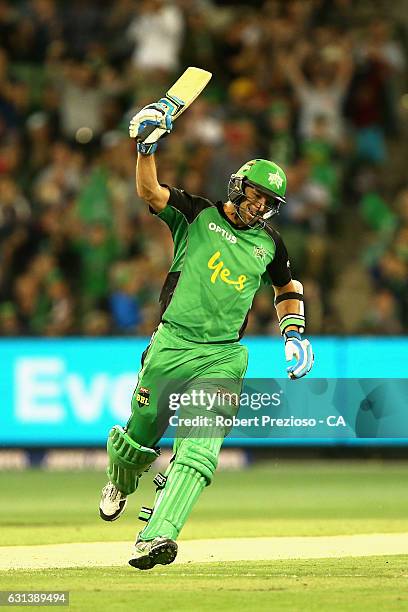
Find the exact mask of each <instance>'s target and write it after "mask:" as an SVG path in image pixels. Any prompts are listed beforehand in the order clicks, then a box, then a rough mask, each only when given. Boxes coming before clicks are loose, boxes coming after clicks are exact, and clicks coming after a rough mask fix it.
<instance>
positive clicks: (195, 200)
mask: <svg viewBox="0 0 408 612" xmlns="http://www.w3.org/2000/svg"><path fill="white" fill-rule="evenodd" d="M166 187H167V188H168V189H169V190H170V197H169V199H168V202H167V205H168V206H173V208H175V209H176V210H179V211H180V212H181V213H183V215H184V216H185V218H186V219H187V221H188V223H192V222H193V221H194V219H195V218H196V217H197V215H198V214H199V213H200V212H201V211H202V210H204V209H205V208H209V207H210V206H213V204H212V202H210V200H207V199H206V198H201V197H200V196H195V195H191V194H189V193H187V192H186V191H184V189H176V188H175V187H168V186H167V185H166Z"/></svg>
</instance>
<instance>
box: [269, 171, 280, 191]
mask: <svg viewBox="0 0 408 612" xmlns="http://www.w3.org/2000/svg"><path fill="white" fill-rule="evenodd" d="M268 183H269V184H270V185H275V186H276V187H277V188H278V189H280V188H281V187H282V184H283V178H282V177H281V176H280V174H278V173H277V172H269V174H268Z"/></svg>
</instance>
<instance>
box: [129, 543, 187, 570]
mask: <svg viewBox="0 0 408 612" xmlns="http://www.w3.org/2000/svg"><path fill="white" fill-rule="evenodd" d="M177 548H178V547H177V543H176V542H175V541H174V540H169V539H167V538H160V537H158V538H154V540H148V541H143V540H138V541H137V542H136V544H135V553H134V555H133V557H132V559H130V561H129V565H131V566H132V567H136V568H137V569H141V570H147V569H152V567H154V566H155V565H158V564H160V565H168V564H169V563H173V561H174V559H175V558H176V556H177Z"/></svg>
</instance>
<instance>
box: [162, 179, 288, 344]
mask: <svg viewBox="0 0 408 612" xmlns="http://www.w3.org/2000/svg"><path fill="white" fill-rule="evenodd" d="M169 189H170V198H169V201H168V203H167V206H166V208H165V209H164V210H163V211H161V212H160V213H158V214H157V216H158V217H159V218H160V219H161V220H162V221H164V222H165V223H166V224H167V225H168V227H169V228H170V231H171V233H172V236H173V241H174V256H173V262H172V265H171V268H170V271H169V274H168V276H167V278H166V281H165V283H164V286H163V289H162V292H161V295H160V304H161V309H162V322H163V323H164V324H165V325H166V326H167V327H168V328H170V329H171V330H172V331H173V332H174V333H175V334H176V335H178V336H180V337H181V338H184V339H185V340H191V341H193V342H205V343H208V342H233V341H237V340H239V338H241V336H242V334H243V332H244V330H245V327H246V323H247V318H248V312H249V310H250V308H251V306H252V301H253V299H254V296H255V293H256V291H257V290H258V288H259V286H260V284H261V282H262V283H266V284H269V285H271V284H272V285H276V286H280V287H282V286H283V285H286V284H287V283H288V282H289V281H290V280H291V274H290V267H289V261H288V254H287V250H286V248H285V245H284V243H283V241H282V238H281V237H280V235H279V233H278V232H277V231H276V230H274V229H273V228H272V227H271V226H270V225H269V224H268V223H267V222H265V225H264V227H258V228H248V227H243V228H239V227H237V226H235V225H234V224H233V223H232V222H231V221H230V220H229V219H228V217H227V216H226V214H225V212H224V209H223V204H222V202H217V204H214V203H213V202H210V200H207V199H205V198H202V197H199V196H193V195H190V194H188V193H187V192H185V191H183V190H180V189H175V188H169Z"/></svg>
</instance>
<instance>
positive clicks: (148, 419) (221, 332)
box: [99, 104, 313, 569]
mask: <svg viewBox="0 0 408 612" xmlns="http://www.w3.org/2000/svg"><path fill="white" fill-rule="evenodd" d="M146 126H154V128H155V129H154V132H152V135H151V136H149V138H147V140H146V141H144V142H143V143H138V145H137V150H138V157H137V164H136V187H137V193H138V194H139V196H140V197H141V198H143V199H144V200H145V201H146V203H147V204H148V206H149V210H150V211H151V212H152V213H153V214H155V215H157V217H158V218H159V219H160V220H161V221H162V222H164V223H166V225H167V226H168V227H169V229H170V231H171V233H172V236H173V240H174V256H173V262H172V265H171V268H170V271H169V273H168V276H167V279H166V281H165V283H164V286H163V289H162V292H161V295H160V304H161V322H160V324H159V326H158V328H157V329H156V331H155V332H154V334H153V336H152V338H151V341H150V344H149V346H148V347H147V349H146V350H145V352H144V354H143V357H142V367H141V370H140V372H139V375H138V380H137V386H136V389H135V391H134V394H133V397H132V405H131V416H130V418H129V420H128V422H127V424H126V426H125V427H123V428H122V427H121V426H119V425H115V426H114V427H113V429H112V430H111V431H110V433H109V438H108V443H107V451H108V462H109V465H108V468H107V474H108V477H109V482H108V484H107V485H106V486H105V487H104V489H103V491H102V498H101V502H100V508H99V510H100V516H101V518H102V519H103V520H105V521H113V520H115V519H117V518H118V517H119V516H120V515H121V514H122V513H123V511H124V509H125V506H126V501H127V496H128V495H130V494H131V493H133V492H134V491H135V490H136V488H137V485H138V481H139V478H140V476H141V475H142V474H143V472H144V471H147V470H148V469H149V467H150V466H151V464H152V463H153V462H154V460H155V459H156V458H157V456H158V454H159V449H158V443H159V441H160V438H161V437H162V435H163V433H164V431H165V429H166V427H167V425H168V421H169V412H168V406H165V405H162V403H161V402H160V398H159V397H158V387H159V383H160V382H161V381H163V380H164V379H169V380H171V379H172V378H177V379H179V380H180V379H183V380H184V381H187V382H189V383H190V384H191V385H194V383H195V382H196V381H199V380H200V379H201V378H203V379H205V380H214V381H216V380H217V379H223V383H222V385H221V388H225V381H231V383H232V381H237V380H240V381H241V380H242V378H243V377H244V374H245V372H246V368H247V361H248V355H247V349H246V347H244V346H243V345H242V344H240V339H241V337H242V335H243V333H244V330H245V326H246V323H247V318H248V312H249V310H250V308H251V305H252V301H253V299H254V296H255V293H256V291H257V290H258V288H259V286H260V285H261V283H267V284H269V285H272V286H273V288H274V291H275V307H276V312H277V316H278V320H279V325H280V331H281V333H282V336H283V338H284V342H285V354H286V360H287V361H289V362H291V364H290V365H289V367H288V368H287V372H288V375H289V377H290V378H292V379H297V378H300V377H302V376H304V375H305V374H307V373H308V372H309V371H310V369H311V367H312V365H313V352H312V348H311V345H310V343H309V341H308V340H306V339H302V335H301V334H302V333H303V331H304V328H305V317H304V304H303V288H302V285H301V283H300V282H299V281H297V280H293V279H292V277H291V271H290V266H289V261H288V254H287V251H286V248H285V245H284V243H283V241H282V238H281V237H280V235H279V233H278V232H277V231H276V230H275V229H273V227H272V226H271V225H270V218H271V217H272V216H273V215H274V214H276V213H277V212H278V211H279V208H280V206H282V205H284V204H285V191H286V177H285V174H284V172H283V170H282V169H281V168H280V167H279V166H277V165H276V164H275V163H273V162H271V161H267V160H263V159H255V160H251V161H249V162H247V163H245V164H244V165H243V166H242V167H241V168H240V169H239V170H238V171H237V172H236V173H235V174H233V175H232V176H231V179H230V181H229V185H228V201H227V202H226V203H222V202H217V203H213V202H210V201H209V200H207V199H205V198H203V197H199V196H196V195H190V194H189V193H186V192H185V191H183V190H182V189H176V188H174V187H168V186H166V185H161V184H160V183H159V181H158V178H157V172H156V163H155V157H154V153H155V151H156V149H157V146H158V141H159V140H160V138H162V137H163V136H164V135H166V134H168V133H170V132H171V130H172V121H171V117H170V116H169V115H168V113H166V111H165V109H163V107H162V106H161V105H160V104H152V105H149V106H146V107H144V108H143V109H142V110H141V111H140V112H139V113H138V114H137V115H135V116H134V117H133V118H132V120H131V122H130V127H129V133H130V136H131V137H132V138H137V136H138V134H139V133H141V131H142V130H143V129H144V128H145V127H146ZM227 387H228V384H227ZM237 409H238V406H236V405H233V404H231V406H230V408H229V410H230V412H229V414H230V415H232V414H235V413H236V411H237ZM198 429H199V428H198ZM226 433H227V430H225V431H221V432H220V430H219V429H218V430H217V431H216V433H215V434H214V435H205V434H204V435H203V434H202V433H200V431H198V430H197V428H192V429H191V431H190V433H189V434H188V435H183V436H177V437H176V439H175V443H174V455H173V458H172V460H171V462H170V465H169V467H168V469H167V471H166V473H165V474H164V475H163V474H158V475H157V476H156V478H155V480H154V482H155V484H156V485H157V493H156V499H155V503H154V508H153V509H148V508H144V509H143V508H142V514H141V516H140V518H143V519H144V520H145V521H146V526H145V527H144V529H143V530H142V531H141V532H140V533H139V534H138V537H137V541H136V544H135V550H134V555H133V558H132V559H130V561H129V563H130V565H132V566H133V567H136V568H139V569H151V568H152V567H154V566H155V565H156V564H163V565H165V564H168V563H171V562H172V561H174V559H175V557H176V555H177V543H176V539H177V537H178V535H179V533H180V531H181V529H182V527H183V525H184V524H185V522H186V521H187V518H188V516H189V514H190V512H191V510H192V508H193V506H194V504H195V502H196V501H197V499H198V497H199V496H200V494H201V492H202V491H203V489H204V488H205V487H206V486H207V485H209V484H210V483H211V481H212V479H213V474H214V472H215V469H216V467H217V461H218V455H219V452H220V448H221V445H222V442H223V439H224V436H225V435H226Z"/></svg>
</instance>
